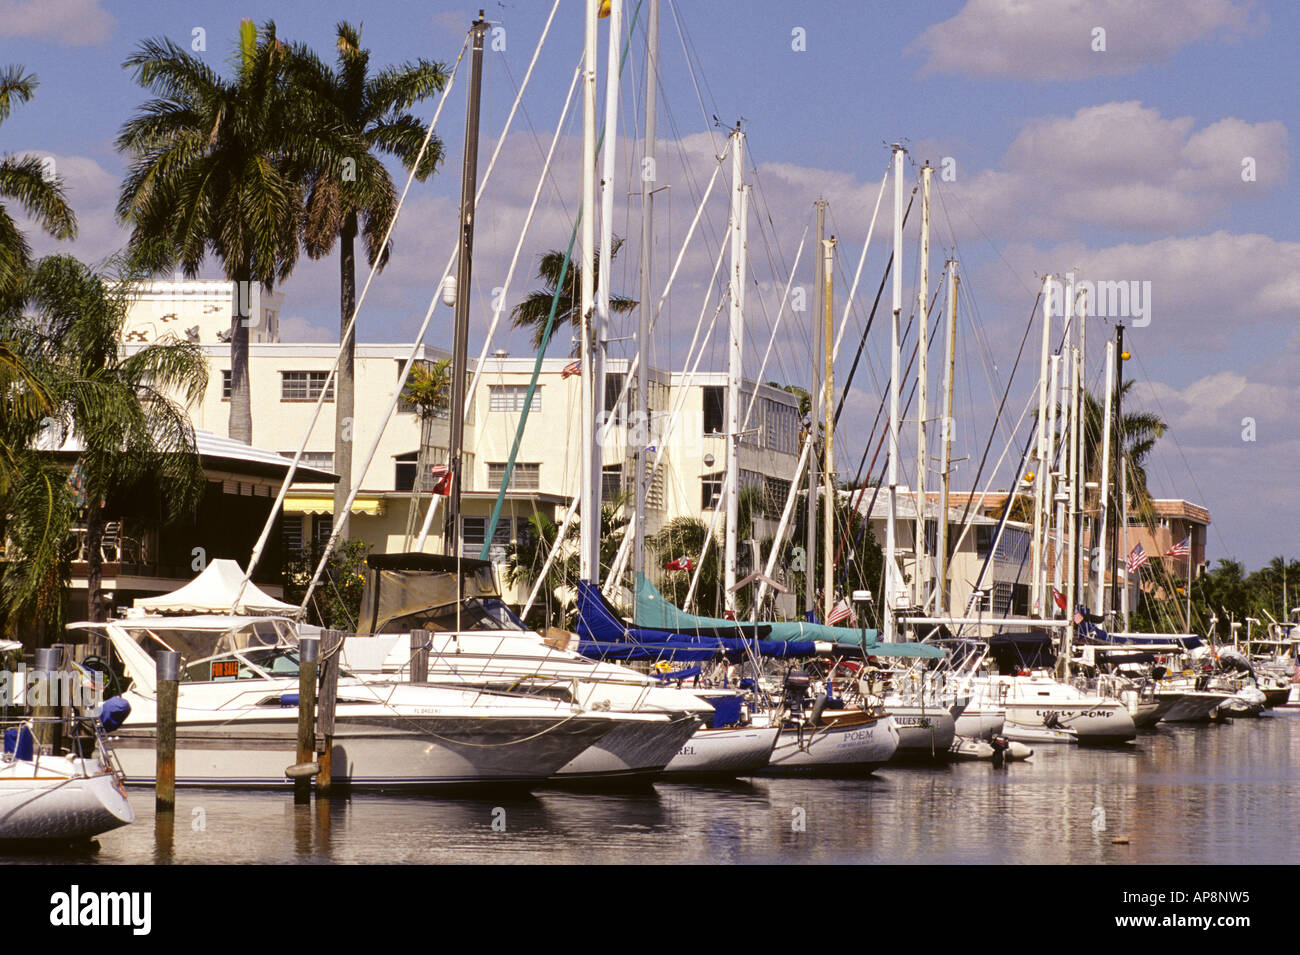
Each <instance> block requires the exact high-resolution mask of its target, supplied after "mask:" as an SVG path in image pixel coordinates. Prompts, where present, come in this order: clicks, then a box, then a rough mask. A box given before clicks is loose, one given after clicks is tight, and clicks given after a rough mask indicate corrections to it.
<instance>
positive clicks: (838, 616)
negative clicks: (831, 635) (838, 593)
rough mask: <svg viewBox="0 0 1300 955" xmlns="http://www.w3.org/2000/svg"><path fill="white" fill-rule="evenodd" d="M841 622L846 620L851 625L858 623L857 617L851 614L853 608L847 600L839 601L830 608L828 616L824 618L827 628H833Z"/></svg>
mask: <svg viewBox="0 0 1300 955" xmlns="http://www.w3.org/2000/svg"><path fill="white" fill-rule="evenodd" d="M841 620H848V621H849V622H850V623H852V624H856V623H857V622H858V615H857V614H856V613H854V612H853V606H852V604H850V603H849V602H848V600H847V599H841V600H839V601H838V602H837V603H836V604H835V606H833V607H831V612H830V616H828V617H827V618H826V623H827V625H828V626H831V627H833V626H835V625H836V624H837V623H839V622H840V621H841Z"/></svg>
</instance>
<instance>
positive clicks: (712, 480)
mask: <svg viewBox="0 0 1300 955" xmlns="http://www.w3.org/2000/svg"><path fill="white" fill-rule="evenodd" d="M724 477H725V475H724V474H722V473H721V472H719V473H717V474H706V475H704V476H703V477H702V478H700V510H702V511H707V510H708V509H709V508H711V507H714V506H716V505H717V503H718V498H720V497H721V496H722V481H723V478H724Z"/></svg>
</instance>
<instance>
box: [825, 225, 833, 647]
mask: <svg viewBox="0 0 1300 955" xmlns="http://www.w3.org/2000/svg"><path fill="white" fill-rule="evenodd" d="M822 250H823V253H822V288H823V292H822V303H823V308H824V309H825V316H826V317H825V321H826V325H825V328H824V329H823V330H822V344H823V350H824V352H825V355H826V366H825V370H824V373H823V378H824V379H825V382H824V385H825V388H826V408H825V411H826V460H825V461H824V462H823V465H822V485H823V486H822V493H823V494H824V495H825V497H826V501H825V508H826V510H825V513H826V525H825V539H824V540H823V542H822V547H823V550H822V608H823V612H824V613H825V616H824V617H822V621H823V622H826V623H829V622H830V619H831V611H832V610H833V609H834V608H835V568H834V567H833V566H832V564H833V563H834V561H835V363H834V360H833V359H834V351H835V316H834V309H835V302H834V296H833V295H832V294H831V293H832V288H833V278H834V275H835V236H831V237H830V238H829V239H823V240H822Z"/></svg>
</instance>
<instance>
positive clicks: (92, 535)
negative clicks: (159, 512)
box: [86, 499, 108, 623]
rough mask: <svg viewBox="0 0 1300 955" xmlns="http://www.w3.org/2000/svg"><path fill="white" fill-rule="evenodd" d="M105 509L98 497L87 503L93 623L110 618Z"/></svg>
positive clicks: (89, 607) (88, 607)
mask: <svg viewBox="0 0 1300 955" xmlns="http://www.w3.org/2000/svg"><path fill="white" fill-rule="evenodd" d="M103 540H104V511H103V508H101V507H100V506H99V504H98V503H97V499H92V500H90V501H89V502H88V503H87V505H86V616H87V618H88V619H89V620H90V621H91V622H92V623H102V622H103V621H104V620H107V619H108V615H107V613H105V611H104V555H103V553H102V551H101V550H100V544H102V543H103Z"/></svg>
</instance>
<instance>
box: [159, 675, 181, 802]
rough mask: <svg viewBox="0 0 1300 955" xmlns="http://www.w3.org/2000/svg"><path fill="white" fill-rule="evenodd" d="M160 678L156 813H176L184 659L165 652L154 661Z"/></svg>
mask: <svg viewBox="0 0 1300 955" xmlns="http://www.w3.org/2000/svg"><path fill="white" fill-rule="evenodd" d="M155 665H156V667H157V671H156V672H157V675H158V715H157V717H156V723H155V726H156V727H157V729H156V733H155V735H156V738H157V739H156V743H155V752H156V755H157V768H156V769H155V771H154V800H155V808H156V811H157V812H160V813H163V812H168V813H169V812H173V811H174V810H175V809H176V690H177V685H176V684H177V681H178V680H179V678H180V666H181V657H180V654H179V653H176V652H175V651H173V650H162V651H160V652H159V653H158V656H157V657H156V658H155Z"/></svg>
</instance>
